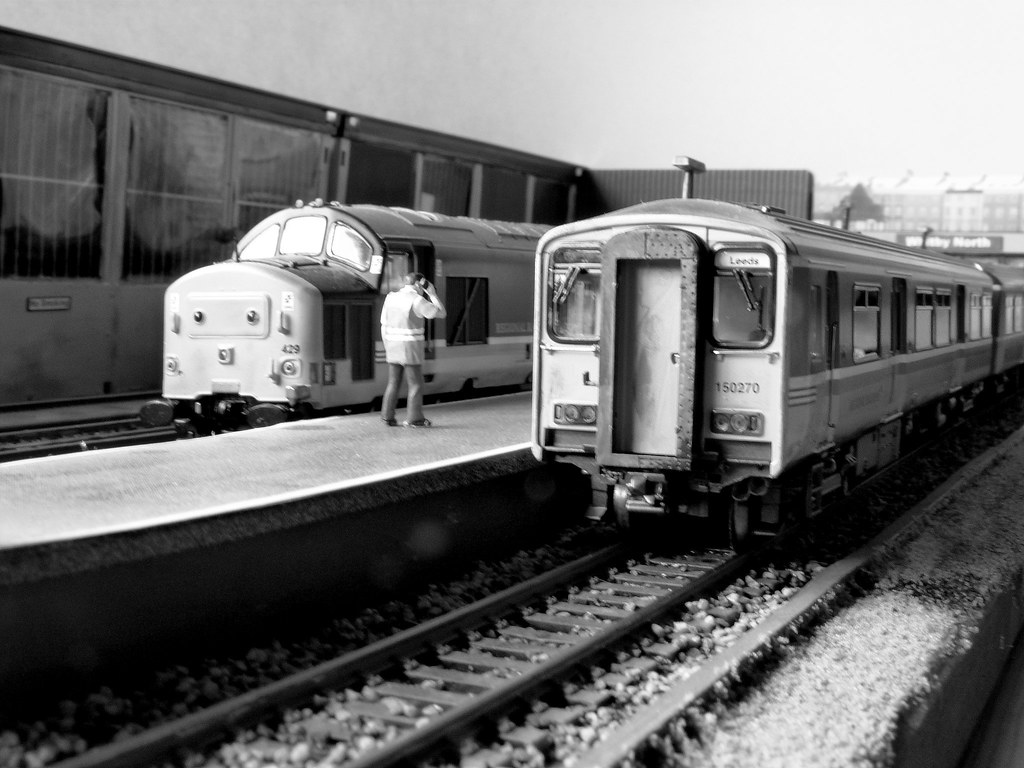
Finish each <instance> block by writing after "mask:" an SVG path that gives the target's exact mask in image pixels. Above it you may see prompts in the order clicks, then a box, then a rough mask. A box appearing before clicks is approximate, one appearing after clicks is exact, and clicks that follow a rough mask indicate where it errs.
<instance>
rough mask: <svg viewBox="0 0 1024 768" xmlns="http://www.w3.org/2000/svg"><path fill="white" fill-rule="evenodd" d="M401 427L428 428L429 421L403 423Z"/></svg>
mask: <svg viewBox="0 0 1024 768" xmlns="http://www.w3.org/2000/svg"><path fill="white" fill-rule="evenodd" d="M402 426H403V427H429V426H430V419H416V421H403V422H402Z"/></svg>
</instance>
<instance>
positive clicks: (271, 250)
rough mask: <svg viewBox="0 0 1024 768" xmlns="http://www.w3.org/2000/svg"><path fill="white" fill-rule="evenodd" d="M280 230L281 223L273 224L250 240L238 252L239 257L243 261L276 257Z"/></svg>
mask: <svg viewBox="0 0 1024 768" xmlns="http://www.w3.org/2000/svg"><path fill="white" fill-rule="evenodd" d="M280 232H281V226H280V225H279V224H271V225H270V226H269V227H267V228H266V229H264V230H263V231H262V232H260V233H259V234H258V235H256V237H254V238H253V239H252V240H250V241H249V244H248V245H247V246H245V248H243V249H242V250H241V252H240V253H239V254H238V258H239V259H241V260H242V261H256V260H259V259H272V258H274V256H276V255H277V236H278V234H280Z"/></svg>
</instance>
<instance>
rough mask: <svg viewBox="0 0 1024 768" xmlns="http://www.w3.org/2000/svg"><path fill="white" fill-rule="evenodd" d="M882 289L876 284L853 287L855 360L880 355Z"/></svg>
mask: <svg viewBox="0 0 1024 768" xmlns="http://www.w3.org/2000/svg"><path fill="white" fill-rule="evenodd" d="M880 292H881V289H880V288H879V287H878V286H875V285H855V286H854V287H853V361H854V362H855V363H859V362H861V361H862V360H865V359H867V358H869V357H871V358H874V357H878V347H879V341H878V340H879V328H880V322H879V307H878V295H879V293H880Z"/></svg>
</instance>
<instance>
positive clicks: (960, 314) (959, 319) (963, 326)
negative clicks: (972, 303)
mask: <svg viewBox="0 0 1024 768" xmlns="http://www.w3.org/2000/svg"><path fill="white" fill-rule="evenodd" d="M956 340H957V341H958V342H960V343H961V344H962V343H963V342H965V341H967V290H966V289H965V288H964V287H963V286H962V285H958V286H957V287H956Z"/></svg>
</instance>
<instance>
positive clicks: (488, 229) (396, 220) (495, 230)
mask: <svg viewBox="0 0 1024 768" xmlns="http://www.w3.org/2000/svg"><path fill="white" fill-rule="evenodd" d="M310 213H320V214H323V215H326V216H328V217H331V216H333V217H335V218H337V219H343V220H348V219H355V220H356V221H358V222H360V223H362V224H363V225H364V226H365V227H366V228H368V229H369V230H371V231H372V232H373V234H375V235H376V236H377V237H379V238H380V239H381V240H387V239H405V240H422V241H430V242H438V241H444V242H451V241H454V242H470V243H473V244H477V245H481V246H484V247H488V248H518V247H521V248H523V249H524V250H530V251H532V250H533V249H534V248H535V247H536V241H537V239H538V238H539V237H540V236H541V235H543V234H544V233H545V232H547V231H548V230H549V229H550V228H551V227H550V226H548V225H546V224H528V223H522V222H509V221H496V220H491V219H477V218H472V217H469V216H447V215H445V214H441V213H431V212H428V211H416V210H413V209H411V208H397V207H389V206H383V205H365V204H359V205H343V204H341V203H337V202H329V203H325V202H323V201H319V200H316V201H313V202H310V203H302V202H301V201H300V202H298V203H296V204H295V206H294V207H292V208H285V209H282V210H280V211H277V212H276V213H273V214H271V215H270V216H268V217H267V218H266V219H264V220H263V221H261V222H260V223H259V224H257V225H256V226H255V227H253V228H252V230H250V232H249V233H247V234H246V235H245V236H243V238H242V241H247V240H248V239H249V236H250V235H251V234H252V233H254V232H256V231H258V230H261V229H263V228H265V227H266V226H267V225H268V224H270V223H272V222H273V221H278V220H282V219H287V218H292V217H293V216H301V215H308V214H310ZM239 245H240V246H241V245H242V243H241V242H240V243H239Z"/></svg>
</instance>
